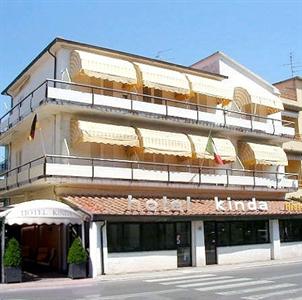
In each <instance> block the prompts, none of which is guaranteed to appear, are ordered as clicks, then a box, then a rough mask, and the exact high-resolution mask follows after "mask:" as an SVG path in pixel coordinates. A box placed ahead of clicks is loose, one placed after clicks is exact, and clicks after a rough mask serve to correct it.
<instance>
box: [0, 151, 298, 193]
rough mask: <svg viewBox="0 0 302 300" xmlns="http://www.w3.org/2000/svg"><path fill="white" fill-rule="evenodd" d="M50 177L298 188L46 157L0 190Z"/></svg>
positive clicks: (168, 168)
mask: <svg viewBox="0 0 302 300" xmlns="http://www.w3.org/2000/svg"><path fill="white" fill-rule="evenodd" d="M49 177H59V178H61V177H63V178H77V179H79V178H80V179H86V180H89V181H91V182H94V181H96V180H101V179H109V180H124V181H125V180H126V181H131V182H133V181H139V182H161V183H169V184H187V185H195V186H215V187H219V186H221V187H228V186H237V187H245V188H256V187H259V188H261V187H262V188H270V189H286V190H289V191H293V190H296V189H297V188H298V175H296V174H289V173H286V174H285V173H277V172H265V171H253V170H238V169H227V168H214V167H205V166H193V165H177V164H162V163H152V162H142V161H129V160H116V159H102V158H90V157H76V156H61V155H46V156H43V157H40V158H37V159H35V160H32V161H30V162H28V163H26V164H24V165H22V166H19V167H17V168H14V169H11V170H9V171H7V172H5V173H3V174H2V175H0V178H1V180H0V190H2V191H3V190H9V189H12V188H16V187H19V186H21V185H24V184H28V183H31V182H33V181H36V180H38V179H42V178H49ZM77 182H78V181H77Z"/></svg>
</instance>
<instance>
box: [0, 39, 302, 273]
mask: <svg viewBox="0 0 302 300" xmlns="http://www.w3.org/2000/svg"><path fill="white" fill-rule="evenodd" d="M3 94H4V95H7V96H10V97H11V108H10V110H9V111H8V112H7V113H6V114H5V115H4V116H2V117H1V119H0V141H1V145H2V146H4V147H5V154H6V160H5V162H3V164H2V169H3V173H2V175H1V179H0V195H1V199H2V200H3V208H2V210H3V211H2V212H1V213H0V216H1V224H2V233H1V237H2V238H1V247H2V254H3V251H4V248H5V243H6V241H7V239H8V238H10V237H12V236H14V237H16V238H17V239H18V240H19V242H20V243H21V246H22V255H23V260H24V261H30V262H32V263H35V264H39V262H40V263H41V257H42V256H43V255H44V256H43V260H44V263H45V262H47V263H48V267H50V268H52V269H53V270H57V271H59V272H63V273H64V272H66V270H67V262H66V255H67V251H68V248H69V246H70V244H71V242H72V240H73V239H74V237H75V236H77V235H78V236H80V237H81V239H82V242H83V245H84V246H85V248H86V249H87V252H88V253H89V258H90V259H89V275H90V276H92V277H97V276H100V275H104V274H115V273H127V272H139V271H152V270H165V269H176V268H178V267H186V266H196V267H202V266H204V265H207V264H233V263H244V262H251V261H264V260H271V259H284V258H290V257H297V256H301V257H302V210H301V205H300V203H299V202H296V201H286V200H285V198H286V194H287V193H293V192H296V191H297V190H298V175H297V174H295V173H296V172H294V173H290V172H287V168H288V165H289V160H288V158H287V156H286V153H285V151H284V150H283V148H282V144H283V143H286V142H291V141H292V140H293V139H294V137H295V128H294V125H293V123H292V122H291V121H289V120H286V119H282V113H283V112H284V106H283V103H282V100H281V98H280V92H279V90H278V89H277V88H276V87H275V86H273V85H271V84H269V83H268V82H266V81H265V80H263V79H262V78H260V77H259V76H258V75H256V74H254V73H253V72H251V71H250V70H248V69H247V68H245V67H244V66H242V65H240V64H239V63H238V62H236V61H234V60H233V59H231V58H230V57H228V56H226V55H225V54H223V53H221V52H217V53H214V54H213V55H211V56H209V57H207V58H205V59H203V60H201V61H199V62H197V63H195V64H193V65H192V66H191V67H185V66H181V65H176V64H172V63H168V62H164V61H160V60H154V59H150V58H146V57H141V56H138V55H132V54H128V53H124V52H119V51H114V50H110V49H105V48H101V47H97V46H93V45H87V44H83V43H79V42H74V41H69V40H65V39H61V38H57V39H55V40H54V41H52V42H51V43H50V44H49V45H48V46H47V47H46V48H45V49H44V50H43V51H42V52H41V53H40V54H39V55H38V56H37V57H36V58H35V59H34V60H33V61H32V62H31V63H30V64H29V65H28V66H27V67H26V68H25V69H24V70H23V71H22V72H21V73H20V74H19V75H18V76H17V77H16V78H15V79H14V80H13V82H12V83H11V84H10V85H9V86H8V87H7V88H5V90H4V91H3ZM35 121H37V122H35ZM31 129H32V130H31ZM30 131H31V140H29V139H28V136H29V134H30ZM209 143H211V146H212V148H214V150H215V152H216V154H217V155H219V156H220V158H221V160H222V161H223V164H217V162H216V160H215V157H214V155H213V153H211V152H209V151H208V147H207V145H209ZM41 253H42V254H43V255H42V254H41ZM38 257H39V258H40V261H39V259H38ZM43 260H42V262H43Z"/></svg>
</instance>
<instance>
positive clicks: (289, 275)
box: [263, 273, 302, 280]
mask: <svg viewBox="0 0 302 300" xmlns="http://www.w3.org/2000/svg"><path fill="white" fill-rule="evenodd" d="M298 276H302V273H294V274H288V275H280V276H274V277H268V278H263V279H267V280H276V279H284V278H292V277H298Z"/></svg>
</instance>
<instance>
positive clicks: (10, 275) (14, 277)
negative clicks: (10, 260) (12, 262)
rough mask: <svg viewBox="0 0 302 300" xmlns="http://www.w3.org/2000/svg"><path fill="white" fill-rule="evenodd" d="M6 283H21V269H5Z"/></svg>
mask: <svg viewBox="0 0 302 300" xmlns="http://www.w3.org/2000/svg"><path fill="white" fill-rule="evenodd" d="M4 281H5V283H13V282H21V281H22V271H21V268H19V267H5V268H4Z"/></svg>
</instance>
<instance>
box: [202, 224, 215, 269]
mask: <svg viewBox="0 0 302 300" xmlns="http://www.w3.org/2000/svg"><path fill="white" fill-rule="evenodd" d="M204 239H205V249H206V264H207V265H213V264H217V247H216V240H217V238H216V223H215V222H205V223H204Z"/></svg>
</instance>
